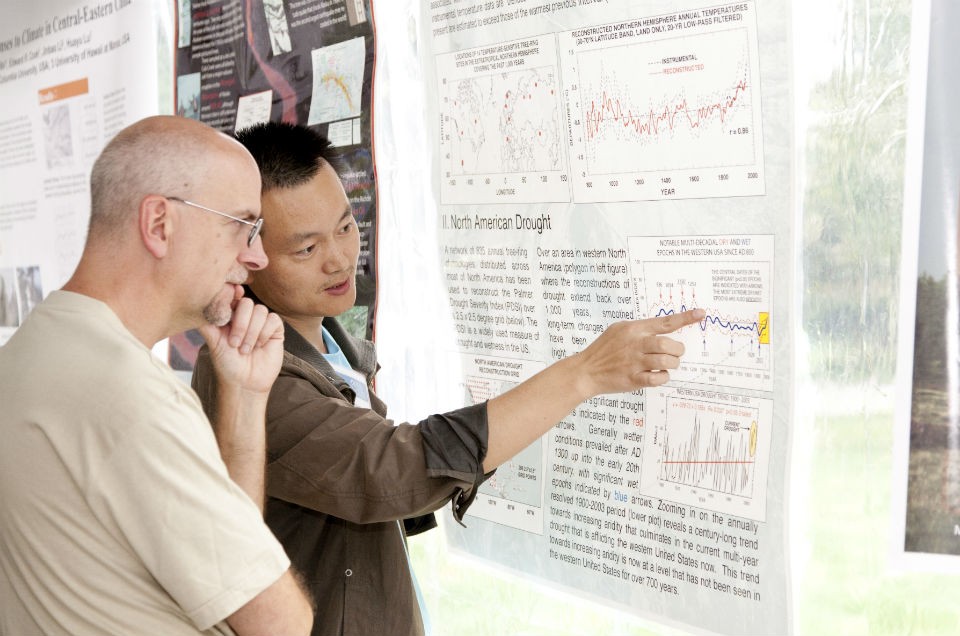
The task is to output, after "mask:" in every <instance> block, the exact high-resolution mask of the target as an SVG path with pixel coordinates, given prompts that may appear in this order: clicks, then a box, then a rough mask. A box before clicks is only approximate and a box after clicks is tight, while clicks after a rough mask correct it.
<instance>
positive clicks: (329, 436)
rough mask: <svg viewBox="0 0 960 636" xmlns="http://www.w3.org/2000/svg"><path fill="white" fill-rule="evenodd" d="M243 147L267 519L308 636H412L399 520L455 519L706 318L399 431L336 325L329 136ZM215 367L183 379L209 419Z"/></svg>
mask: <svg viewBox="0 0 960 636" xmlns="http://www.w3.org/2000/svg"><path fill="white" fill-rule="evenodd" d="M238 139H239V140H240V141H241V143H243V144H244V146H246V147H247V149H248V150H249V151H250V152H251V154H252V155H253V157H254V158H255V159H256V161H257V164H258V165H259V167H260V173H261V177H262V179H263V194H262V197H261V202H262V206H263V207H262V212H263V217H264V219H266V223H267V227H268V228H269V229H268V230H267V232H266V233H265V234H264V237H263V241H264V250H265V251H266V253H267V255H268V256H269V258H270V264H269V266H268V267H266V268H265V269H257V270H254V271H251V278H250V281H249V289H250V290H251V291H252V293H253V295H255V296H256V297H257V298H258V299H259V300H260V301H262V302H263V303H265V304H266V305H267V306H268V307H269V308H270V309H271V310H272V311H276V312H277V313H278V314H280V316H281V317H282V318H283V320H284V325H285V340H284V349H285V353H284V359H283V366H282V368H281V371H280V375H279V377H278V378H277V381H276V382H275V383H274V386H273V388H272V390H271V393H270V401H269V403H268V405H267V435H268V440H267V446H268V450H267V457H268V462H269V463H268V465H267V486H266V492H267V496H268V498H267V506H266V518H267V523H268V524H269V525H270V527H271V528H273V530H274V532H275V533H276V534H277V536H278V537H279V538H280V540H281V541H282V542H283V544H284V547H286V549H287V553H288V554H289V555H290V558H291V559H292V561H293V562H294V565H295V566H296V568H297V570H298V571H300V572H301V573H302V574H303V575H304V577H305V578H306V579H307V581H308V583H309V585H310V591H311V592H312V594H313V597H314V601H315V603H316V609H317V617H316V620H315V623H314V628H313V635H314V636H340V635H343V636H367V635H369V634H390V635H391V636H408V635H416V634H423V633H424V625H423V620H422V617H421V612H420V609H419V608H418V602H417V594H416V590H415V585H414V582H413V578H412V576H411V571H410V569H409V564H408V562H407V556H406V552H405V537H404V530H403V524H402V520H403V519H405V518H408V517H412V516H414V515H422V514H423V513H425V512H430V511H433V510H437V509H438V508H440V507H441V506H443V505H444V504H445V503H446V502H447V501H450V502H452V505H453V514H454V516H455V518H456V519H457V520H458V521H459V520H461V519H462V518H463V515H464V513H465V512H466V509H467V508H468V507H469V505H470V503H471V502H472V501H473V499H474V496H475V495H476V492H477V488H478V487H479V485H480V484H481V483H482V482H483V481H484V480H485V479H486V478H487V477H489V476H490V475H491V473H492V471H494V470H495V469H496V467H497V466H499V465H500V464H501V463H503V462H505V461H507V460H508V459H510V458H511V457H513V456H514V455H516V454H517V453H518V452H520V451H521V450H522V449H523V448H525V447H526V446H528V445H529V444H530V443H532V442H533V441H534V440H536V439H537V438H538V437H539V436H541V435H543V434H544V433H546V432H547V431H548V430H549V429H550V428H552V427H553V426H554V425H556V424H557V422H559V421H560V420H561V419H562V418H564V417H565V416H566V415H567V414H569V413H570V412H571V411H572V410H573V409H574V408H575V407H576V406H577V405H578V404H579V403H580V402H582V401H583V400H586V399H587V398H589V397H592V396H594V395H597V394H600V393H618V392H623V391H633V390H635V389H637V388H639V387H644V386H655V385H659V384H662V383H663V382H666V381H667V379H668V373H667V371H666V370H667V369H674V368H676V367H677V365H678V364H679V356H680V355H681V354H682V353H683V345H682V344H681V343H679V342H677V341H675V340H672V339H670V338H667V337H664V336H663V335H662V334H666V333H669V332H671V331H673V330H675V329H678V328H680V327H683V326H685V325H688V324H692V323H694V322H696V321H698V320H701V319H702V318H703V312H702V310H695V311H689V312H685V313H682V314H677V315H674V316H668V317H664V318H657V319H650V320H643V321H633V322H623V323H618V324H617V325H614V326H612V327H611V328H610V329H608V330H607V332H606V333H604V334H603V335H601V336H600V337H599V338H598V339H597V340H596V341H595V342H594V343H593V344H591V345H590V346H589V347H587V349H585V350H584V351H583V352H581V353H580V354H578V355H576V356H572V357H570V358H566V359H564V360H561V361H559V362H557V363H556V364H554V365H552V366H551V367H549V368H548V369H546V370H545V371H543V372H541V373H539V374H537V375H536V376H534V377H533V378H531V379H529V380H527V381H526V382H524V383H522V384H520V385H519V386H517V387H516V388H514V389H513V390H511V391H509V392H507V393H504V394H503V395H501V396H498V397H496V398H494V399H492V400H490V401H489V402H485V403H483V404H478V405H475V406H469V407H467V408H463V409H459V410H456V411H452V412H449V413H443V414H438V415H431V416H430V417H428V418H426V419H425V420H423V421H422V422H420V423H419V424H417V425H410V424H400V425H397V426H395V425H394V423H393V422H391V421H390V420H388V419H386V405H385V404H384V403H383V402H382V401H380V400H379V399H378V398H377V396H376V395H375V394H374V393H373V391H372V389H371V384H372V379H373V374H374V372H375V371H376V369H377V361H376V355H375V352H374V349H373V345H372V343H370V342H367V341H363V340H357V339H355V338H353V337H351V336H350V335H348V334H347V333H346V331H345V330H344V329H343V328H342V327H341V326H340V324H339V323H338V322H337V320H336V318H335V317H336V316H338V315H340V314H342V313H343V312H345V311H346V310H348V309H350V307H352V306H353V303H354V301H355V299H356V287H355V282H354V277H355V274H356V268H357V257H358V254H359V250H360V237H359V232H358V229H357V224H356V221H355V220H354V218H353V213H352V210H351V206H350V202H349V201H348V200H347V197H346V194H345V193H344V190H343V186H342V185H341V183H340V180H339V178H338V177H337V174H336V172H335V171H334V169H333V167H332V166H331V163H330V161H331V152H330V149H329V143H328V142H327V140H326V139H324V138H322V137H320V136H319V135H318V134H317V133H315V132H314V131H313V130H311V129H309V128H306V127H301V126H291V125H288V124H277V123H271V124H264V125H260V126H255V127H253V128H249V129H247V130H244V131H242V132H241V133H239V134H238ZM415 344H416V343H411V346H415ZM214 358H215V352H214V353H213V354H211V353H210V352H208V351H207V350H206V349H202V350H201V352H200V355H199V357H198V359H197V366H196V368H195V369H194V377H193V386H194V388H196V389H197V392H198V394H199V395H200V398H201V400H202V401H203V403H204V408H205V409H206V410H207V412H208V414H211V416H212V417H217V414H218V413H219V404H220V399H219V397H218V394H219V389H218V384H217V382H216V373H215V370H214V368H213V366H212V364H211V362H212V361H213V360H214ZM358 376H359V378H360V380H359V382H358V381H357V380H356V378H357V377H358Z"/></svg>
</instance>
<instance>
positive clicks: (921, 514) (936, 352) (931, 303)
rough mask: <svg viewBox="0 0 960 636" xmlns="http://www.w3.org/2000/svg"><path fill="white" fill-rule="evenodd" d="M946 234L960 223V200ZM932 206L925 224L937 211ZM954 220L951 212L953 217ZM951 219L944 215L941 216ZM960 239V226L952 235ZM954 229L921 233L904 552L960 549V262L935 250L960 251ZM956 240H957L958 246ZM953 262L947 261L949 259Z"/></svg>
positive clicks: (957, 551)
mask: <svg viewBox="0 0 960 636" xmlns="http://www.w3.org/2000/svg"><path fill="white" fill-rule="evenodd" d="M952 207H953V210H954V212H953V214H952V215H948V216H947V219H946V220H945V221H946V222H944V223H943V224H942V226H941V232H944V231H945V230H947V229H948V228H956V227H957V222H958V220H957V210H958V208H960V201H953V205H952ZM935 216H936V215H934V214H931V213H930V211H929V209H925V210H924V214H923V215H922V218H921V227H922V226H923V224H924V223H928V222H930V220H931V217H935ZM951 216H952V217H953V218H950V217H951ZM941 221H944V219H941ZM952 234H953V236H954V237H955V234H956V230H954V232H953V233H952ZM944 235H946V236H951V234H949V233H944V234H931V236H937V237H938V240H936V241H924V240H923V238H922V237H921V245H920V252H921V254H924V256H925V258H924V257H921V263H920V268H919V275H918V276H917V282H916V284H917V313H916V323H915V325H916V326H915V339H914V350H913V391H912V397H911V413H910V450H909V475H908V479H907V509H906V520H905V535H904V550H905V551H907V552H921V553H928V554H952V555H960V536H958V530H957V529H958V527H960V417H958V412H957V400H958V398H957V387H956V382H957V377H958V375H960V352H958V348H960V347H958V334H960V320H958V315H957V309H956V308H957V300H958V297H960V293H958V292H960V275H958V273H960V263H956V264H951V265H952V266H951V265H947V266H946V267H945V268H943V269H941V268H939V267H936V266H935V265H934V263H935V259H933V258H931V255H932V254H936V253H937V252H940V254H941V255H942V256H943V257H944V259H946V256H947V254H950V253H952V254H957V251H956V250H957V245H958V243H960V241H957V240H955V238H954V239H948V240H946V241H944V240H943V236H944ZM951 243H952V245H951ZM944 262H945V261H944Z"/></svg>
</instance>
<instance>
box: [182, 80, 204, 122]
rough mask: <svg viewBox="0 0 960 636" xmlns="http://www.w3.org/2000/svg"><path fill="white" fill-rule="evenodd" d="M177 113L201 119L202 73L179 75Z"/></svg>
mask: <svg viewBox="0 0 960 636" xmlns="http://www.w3.org/2000/svg"><path fill="white" fill-rule="evenodd" d="M177 115H179V116H180V117H189V118H191V119H196V120H198V121H199V119H200V73H190V74H188V75H180V76H178V77H177Z"/></svg>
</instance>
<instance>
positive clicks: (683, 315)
mask: <svg viewBox="0 0 960 636" xmlns="http://www.w3.org/2000/svg"><path fill="white" fill-rule="evenodd" d="M706 317H707V312H706V311H704V310H703V309H689V310H687V311H682V312H680V313H679V314H670V315H668V316H661V317H660V318H653V319H651V321H652V322H653V332H654V333H661V334H662V333H670V332H671V331H676V330H677V329H680V328H682V327H686V326H687V325H692V324H694V323H697V322H700V321H701V320H703V319H704V318H706Z"/></svg>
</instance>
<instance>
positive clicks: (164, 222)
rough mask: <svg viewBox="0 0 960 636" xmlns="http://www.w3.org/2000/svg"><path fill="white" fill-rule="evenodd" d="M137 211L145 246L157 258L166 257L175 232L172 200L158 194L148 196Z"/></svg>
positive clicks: (141, 238) (141, 237) (141, 236)
mask: <svg viewBox="0 0 960 636" xmlns="http://www.w3.org/2000/svg"><path fill="white" fill-rule="evenodd" d="M137 212H138V214H139V216H138V217H137V221H138V224H139V229H140V240H141V241H143V246H144V247H146V248H147V251H148V252H150V253H151V254H153V256H154V257H155V258H163V257H165V256H166V255H167V250H168V249H169V247H170V236H171V235H172V234H173V216H172V212H173V206H172V205H171V204H170V200H169V199H167V198H165V197H161V196H157V195H150V196H146V197H144V198H143V200H142V201H140V208H139V209H138V210H137Z"/></svg>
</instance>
